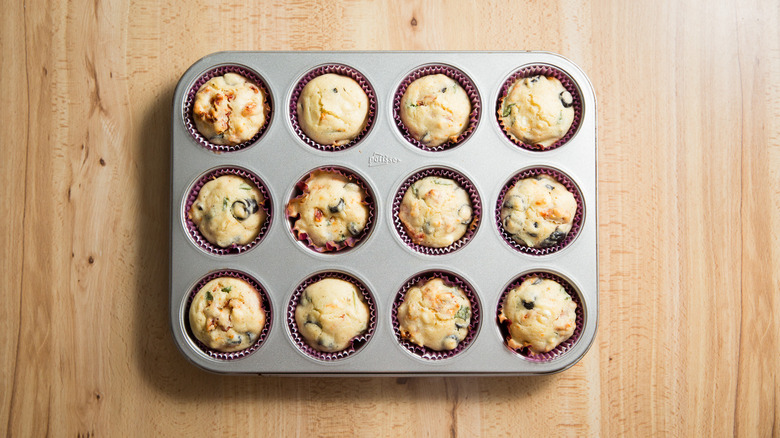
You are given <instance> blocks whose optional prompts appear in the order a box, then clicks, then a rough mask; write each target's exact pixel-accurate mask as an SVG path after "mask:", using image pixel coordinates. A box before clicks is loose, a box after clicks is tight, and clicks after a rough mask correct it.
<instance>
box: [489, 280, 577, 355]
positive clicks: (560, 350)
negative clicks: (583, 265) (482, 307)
mask: <svg viewBox="0 0 780 438" xmlns="http://www.w3.org/2000/svg"><path fill="white" fill-rule="evenodd" d="M533 276H536V277H539V278H542V279H545V280H553V281H555V282H556V283H558V284H560V285H561V286H563V289H564V290H565V291H566V293H568V294H569V296H571V299H572V300H573V301H574V302H575V303H576V304H577V308H576V309H575V311H574V313H575V323H576V325H577V326H576V327H575V328H574V333H572V335H571V337H570V338H569V339H567V340H565V341H563V342H561V343H560V344H559V345H558V346H557V347H555V348H553V349H552V350H550V351H548V352H547V353H533V352H531V351H530V349H529V348H528V347H524V348H519V349H512V348H509V346H508V345H507V341H508V339H509V327H508V325H507V324H505V323H501V322H500V320H499V315H500V314H501V309H502V308H503V307H504V300H505V299H506V296H507V295H508V294H509V292H510V291H511V290H512V289H514V288H516V287H518V286H520V284H521V283H522V282H523V281H525V280H526V279H527V278H529V277H533ZM496 324H498V329H499V331H500V332H501V336H502V337H503V339H504V346H505V347H506V348H509V349H510V350H512V352H514V353H516V354H517V355H519V356H521V357H523V358H524V359H526V360H529V361H531V362H549V361H551V360H554V359H557V358H559V357H561V356H563V355H564V354H565V353H566V352H567V351H569V350H571V349H572V347H574V344H576V343H577V341H578V340H579V338H580V335H581V334H582V329H583V326H584V324H585V317H584V314H583V310H582V301H581V300H580V296H579V294H578V293H577V291H576V290H575V289H574V286H572V285H571V283H569V281H568V280H566V279H564V278H563V277H560V276H558V275H556V274H553V273H551V272H544V271H535V272H529V273H527V274H523V275H521V276H519V277H517V278H515V279H514V280H513V281H512V283H510V284H509V286H507V287H506V288H505V289H504V291H503V292H502V293H501V296H500V297H499V299H498V306H497V307H496Z"/></svg>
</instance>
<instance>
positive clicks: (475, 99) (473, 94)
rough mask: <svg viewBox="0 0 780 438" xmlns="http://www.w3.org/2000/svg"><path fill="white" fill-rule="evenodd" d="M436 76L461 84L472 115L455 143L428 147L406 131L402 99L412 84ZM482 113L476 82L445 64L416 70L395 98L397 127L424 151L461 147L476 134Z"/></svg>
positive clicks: (405, 81) (394, 116) (402, 83)
mask: <svg viewBox="0 0 780 438" xmlns="http://www.w3.org/2000/svg"><path fill="white" fill-rule="evenodd" d="M435 74H443V75H445V76H448V77H450V78H451V79H454V80H455V81H456V82H458V84H460V86H461V87H463V89H464V90H466V94H467V95H468V96H469V101H471V114H470V115H469V125H468V127H467V128H466V130H465V131H463V132H462V133H461V134H460V135H459V136H458V138H457V139H456V140H455V141H448V142H446V143H442V144H440V145H439V146H434V147H428V146H425V145H424V144H423V143H422V142H421V141H419V140H417V139H416V138H414V137H413V136H412V135H411V134H410V133H409V130H408V129H406V125H404V123H403V121H402V120H401V98H402V97H403V95H404V93H406V89H407V88H408V87H409V85H410V84H411V83H412V82H414V81H416V80H417V79H420V78H421V77H423V76H428V75H435ZM481 111H482V101H481V100H480V99H479V92H478V91H477V86H476V85H475V84H474V81H472V80H471V78H470V77H468V76H467V75H466V74H465V73H463V72H462V71H460V70H458V69H456V68H455V67H450V66H448V65H444V64H433V65H426V66H422V67H420V68H418V69H416V70H414V71H413V72H411V73H410V74H409V75H408V76H406V78H404V80H403V81H401V84H400V85H399V86H398V89H397V90H396V92H395V95H394V96H393V120H394V121H395V126H396V127H398V130H399V131H400V132H401V135H403V137H404V138H405V139H406V141H408V142H409V143H411V144H412V145H414V146H415V147H417V148H419V149H422V150H424V151H434V152H439V151H445V150H448V149H452V148H454V147H456V146H459V145H460V144H462V143H463V142H465V141H466V140H467V139H468V138H469V137H471V134H472V133H474V130H475V129H476V128H477V124H478V123H479V117H480V113H481Z"/></svg>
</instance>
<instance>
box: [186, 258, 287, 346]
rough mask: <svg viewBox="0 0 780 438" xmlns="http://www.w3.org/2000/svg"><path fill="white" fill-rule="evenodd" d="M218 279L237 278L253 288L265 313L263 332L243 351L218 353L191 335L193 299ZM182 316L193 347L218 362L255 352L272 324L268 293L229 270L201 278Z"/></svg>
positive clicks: (255, 282) (240, 274) (248, 279)
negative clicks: (196, 347) (209, 283)
mask: <svg viewBox="0 0 780 438" xmlns="http://www.w3.org/2000/svg"><path fill="white" fill-rule="evenodd" d="M219 277H230V278H237V279H240V280H244V281H246V282H247V283H249V284H250V285H251V286H252V287H253V288H255V290H256V291H257V292H258V293H259V294H260V306H261V307H262V308H263V311H264V312H265V325H264V326H263V330H262V331H261V332H260V336H258V338H257V340H256V341H255V343H254V344H252V345H251V346H249V347H248V348H245V349H243V350H239V351H233V352H224V351H219V350H214V349H212V348H209V347H207V346H206V345H205V344H204V343H202V342H200V341H199V340H198V338H196V337H195V335H194V334H193V333H192V328H191V327H190V306H191V305H192V300H193V299H194V298H195V295H197V294H198V292H199V291H200V289H201V288H202V287H203V286H205V285H206V283H208V282H209V281H211V280H214V279H216V278H219ZM183 316H184V326H185V328H186V332H187V335H188V336H189V337H190V339H191V340H192V342H194V343H195V345H197V346H198V348H200V349H201V350H202V351H203V352H204V353H206V354H207V355H208V356H209V357H211V358H212V359H219V360H235V359H241V358H243V357H247V356H249V355H250V354H252V353H254V352H255V351H257V349H258V348H260V347H261V346H262V345H263V342H265V340H266V338H267V337H268V332H269V331H270V329H271V324H272V323H273V311H272V309H271V300H270V299H269V297H268V293H267V292H266V291H265V289H264V288H263V286H262V285H261V284H260V282H259V281H257V280H255V279H254V278H253V277H251V276H250V275H248V274H245V273H243V272H240V271H234V270H229V269H225V270H220V271H215V272H212V273H210V274H208V275H206V276H205V277H203V278H202V279H201V280H199V281H198V282H197V283H196V284H195V286H193V288H192V290H191V291H190V293H189V294H188V296H187V302H186V304H185V306H184V315H183Z"/></svg>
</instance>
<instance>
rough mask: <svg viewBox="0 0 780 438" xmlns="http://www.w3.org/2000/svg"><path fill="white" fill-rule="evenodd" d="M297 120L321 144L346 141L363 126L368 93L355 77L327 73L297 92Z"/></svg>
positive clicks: (340, 143) (310, 136)
mask: <svg viewBox="0 0 780 438" xmlns="http://www.w3.org/2000/svg"><path fill="white" fill-rule="evenodd" d="M297 108H298V124H299V125H300V126H301V129H302V130H303V132H304V133H305V134H306V135H307V136H308V137H309V138H311V139H312V140H314V141H316V142H317V143H320V144H323V145H334V146H340V145H343V144H347V143H349V142H350V141H351V140H352V139H354V138H355V137H357V136H358V134H360V133H361V132H362V131H363V128H365V126H366V120H367V116H368V96H367V95H366V92H365V91H363V88H362V87H361V86H360V84H358V83H357V82H356V81H355V80H354V79H352V78H350V77H347V76H342V75H337V74H334V73H327V74H324V75H320V76H317V77H316V78H314V79H312V80H311V81H309V82H308V83H307V84H306V86H304V87H303V90H302V91H301V94H300V95H299V96H298V103H297Z"/></svg>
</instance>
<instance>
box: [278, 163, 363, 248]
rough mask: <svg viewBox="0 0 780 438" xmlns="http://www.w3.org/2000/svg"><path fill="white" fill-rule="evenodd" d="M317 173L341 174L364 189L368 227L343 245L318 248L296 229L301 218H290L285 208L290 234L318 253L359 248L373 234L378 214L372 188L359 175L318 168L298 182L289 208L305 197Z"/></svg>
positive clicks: (332, 167) (340, 168) (333, 244)
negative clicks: (311, 178)
mask: <svg viewBox="0 0 780 438" xmlns="http://www.w3.org/2000/svg"><path fill="white" fill-rule="evenodd" d="M317 171H322V172H332V173H336V174H339V175H341V176H343V177H345V178H347V179H348V180H349V181H350V182H352V183H355V184H357V185H358V186H359V187H360V188H361V189H363V193H365V194H366V197H365V199H364V200H363V202H364V203H365V204H366V205H367V206H368V218H367V219H366V226H365V227H363V231H362V232H361V233H360V235H359V236H357V237H350V238H348V239H347V240H345V241H344V242H342V243H333V242H327V243H326V245H325V246H317V245H316V244H315V243H314V242H312V240H311V239H310V238H309V235H308V234H306V233H305V232H303V231H300V230H297V229H296V228H295V221H296V220H298V218H299V216H290V215H289V213H287V209H286V208H285V216H287V222H288V223H289V228H290V232H292V233H293V237H295V240H298V241H300V242H301V243H303V244H304V246H306V247H307V248H309V249H310V250H312V251H315V252H318V253H336V252H345V251H348V250H350V249H352V248H355V247H357V246H358V244H359V243H361V242H362V241H363V240H365V239H366V238H367V237H368V236H369V235H370V234H371V231H372V229H373V225H374V214H375V213H376V205H375V202H374V199H375V198H374V194H373V192H372V191H371V188H370V187H369V186H368V184H366V182H365V181H364V180H363V178H362V177H360V176H359V175H358V174H357V173H355V172H353V171H351V170H349V169H346V168H343V167H338V166H324V167H318V168H316V169H313V170H311V171H309V172H307V173H306V175H305V176H304V177H303V178H301V179H300V180H298V182H297V183H296V184H295V189H294V190H293V192H292V195H291V196H290V199H289V200H288V201H287V205H288V206H289V205H290V202H292V201H293V200H294V199H297V198H299V197H301V196H303V194H304V193H305V189H306V182H307V181H308V179H309V178H310V177H311V176H312V175H313V174H314V172H317Z"/></svg>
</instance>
